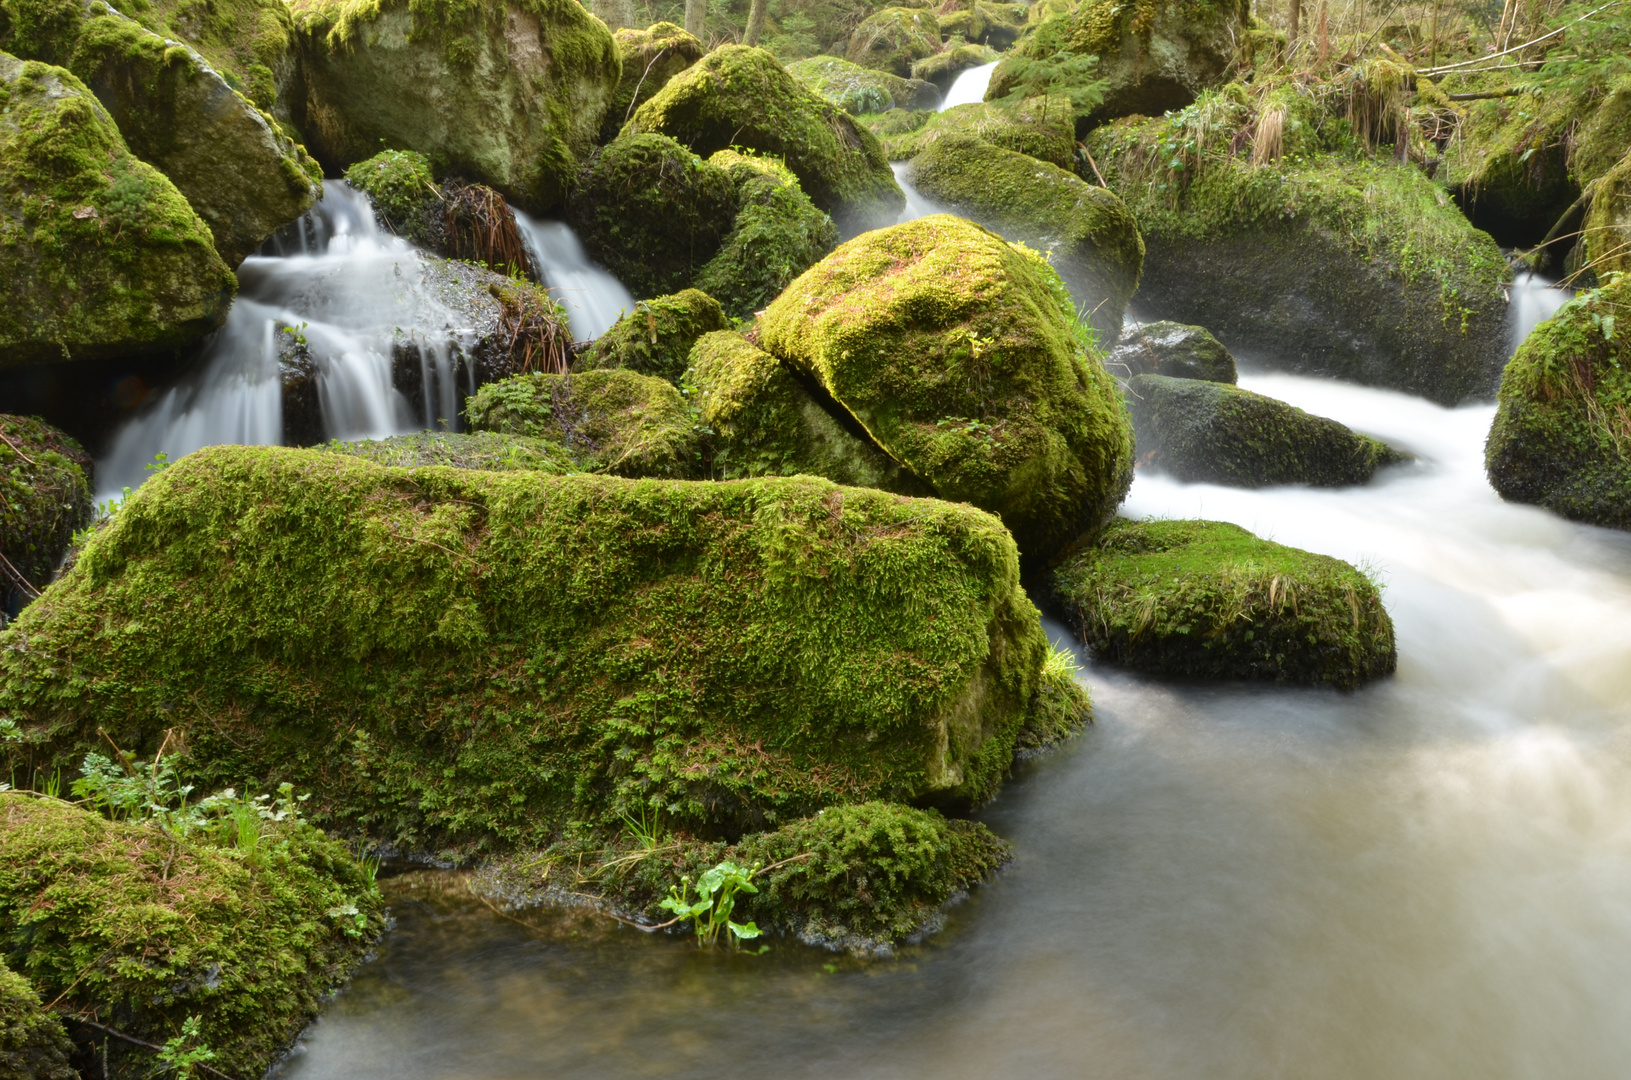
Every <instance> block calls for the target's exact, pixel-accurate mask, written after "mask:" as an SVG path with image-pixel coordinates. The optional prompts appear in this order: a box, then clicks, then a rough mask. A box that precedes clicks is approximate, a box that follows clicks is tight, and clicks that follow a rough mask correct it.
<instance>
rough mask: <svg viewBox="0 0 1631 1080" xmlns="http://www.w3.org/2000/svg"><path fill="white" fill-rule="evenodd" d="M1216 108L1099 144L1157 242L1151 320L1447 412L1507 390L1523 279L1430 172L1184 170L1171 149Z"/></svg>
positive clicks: (1146, 298) (1248, 167)
mask: <svg viewBox="0 0 1631 1080" xmlns="http://www.w3.org/2000/svg"><path fill="white" fill-rule="evenodd" d="M1206 107H1207V108H1209V109H1211V110H1212V112H1213V115H1214V117H1215V116H1216V114H1217V113H1219V112H1222V111H1225V110H1227V109H1231V108H1236V107H1237V106H1234V105H1231V104H1230V102H1229V101H1228V100H1227V99H1225V98H1223V97H1221V96H1220V97H1218V98H1213V99H1210V100H1209V102H1208V103H1206ZM1238 108H1239V110H1240V115H1241V116H1245V115H1246V114H1247V112H1248V111H1249V110H1248V108H1247V107H1246V106H1244V105H1240V106H1238ZM1202 109H1203V106H1202V104H1197V105H1196V106H1195V107H1194V110H1195V111H1194V115H1193V116H1191V115H1189V114H1174V115H1173V116H1170V117H1166V118H1163V119H1159V120H1147V121H1146V120H1128V121H1121V122H1118V123H1115V124H1111V125H1108V126H1107V127H1103V128H1100V129H1098V130H1097V131H1095V132H1094V133H1093V134H1092V135H1091V136H1090V137H1089V139H1088V147H1089V150H1090V151H1091V152H1092V154H1093V157H1094V159H1095V160H1096V161H1097V163H1098V166H1099V169H1100V171H1102V172H1103V173H1104V176H1105V179H1106V181H1107V182H1108V183H1109V185H1110V187H1111V189H1112V190H1114V191H1116V192H1117V193H1118V194H1120V195H1121V196H1122V198H1123V199H1124V200H1125V201H1126V202H1127V205H1128V207H1129V208H1130V209H1131V210H1132V211H1133V213H1134V214H1135V215H1136V216H1137V218H1138V224H1139V228H1140V230H1141V231H1142V232H1143V235H1144V245H1145V256H1144V273H1143V277H1142V278H1141V280H1140V283H1139V292H1138V305H1139V310H1140V311H1141V312H1143V313H1144V314H1145V315H1146V316H1154V317H1156V318H1161V319H1171V320H1174V321H1177V322H1183V323H1190V324H1195V325H1200V326H1205V327H1207V328H1208V329H1210V330H1211V331H1212V332H1213V333H1214V334H1216V335H1217V336H1218V338H1219V339H1220V340H1221V341H1223V342H1224V344H1226V345H1227V346H1228V347H1229V348H1230V349H1232V350H1234V351H1236V352H1248V351H1249V352H1250V353H1251V354H1252V355H1253V356H1254V357H1255V358H1258V359H1260V360H1262V361H1264V362H1267V363H1270V364H1273V365H1275V366H1277V367H1281V368H1284V369H1287V370H1291V371H1297V372H1306V373H1309V374H1316V375H1327V376H1332V377H1335V378H1340V379H1348V380H1351V381H1353V382H1359V383H1366V384H1370V385H1373V386H1386V387H1390V388H1392V389H1396V390H1403V391H1406V392H1407V393H1412V394H1419V395H1421V396H1423V397H1427V398H1429V399H1431V400H1433V401H1437V402H1441V403H1443V404H1454V403H1456V402H1460V401H1465V400H1468V399H1478V398H1487V397H1488V396H1489V395H1490V394H1491V393H1493V391H1494V388H1495V385H1496V383H1497V381H1498V378H1499V372H1500V369H1501V365H1502V363H1503V362H1504V361H1505V357H1506V354H1507V326H1506V296H1505V293H1504V285H1505V282H1506V280H1507V276H1508V273H1509V271H1508V269H1507V264H1506V260H1505V259H1504V258H1503V257H1502V256H1501V252H1500V249H1499V248H1497V247H1496V245H1495V241H1494V240H1493V239H1491V238H1490V236H1489V235H1488V234H1487V233H1484V232H1480V231H1479V230H1477V229H1475V228H1473V227H1472V225H1471V224H1469V223H1468V221H1467V219H1466V218H1465V217H1464V216H1463V215H1462V214H1461V212H1460V211H1459V210H1458V209H1457V208H1456V207H1455V205H1454V204H1453V203H1452V202H1451V201H1450V198H1449V196H1448V195H1446V194H1445V193H1444V192H1443V191H1442V190H1440V189H1439V188H1437V187H1435V186H1434V185H1433V183H1432V181H1430V180H1428V179H1427V178H1426V177H1425V176H1423V175H1422V174H1421V172H1420V171H1418V170H1417V169H1415V168H1412V167H1408V166H1402V165H1396V164H1390V163H1388V162H1385V161H1375V160H1370V159H1368V158H1361V157H1356V156H1344V155H1340V154H1335V153H1318V154H1313V155H1311V156H1306V157H1304V156H1297V157H1290V156H1288V157H1285V158H1282V159H1280V160H1279V161H1278V162H1277V163H1275V164H1274V165H1272V167H1264V166H1260V165H1252V164H1251V163H1250V162H1249V161H1245V160H1240V159H1235V158H1228V157H1225V156H1222V155H1221V153H1220V154H1218V155H1217V156H1214V155H1213V152H1212V151H1211V149H1210V148H1209V149H1207V150H1206V152H1205V156H1204V157H1202V159H1201V160H1200V161H1199V162H1198V163H1195V164H1193V165H1192V166H1190V167H1186V168H1185V169H1183V170H1180V171H1178V172H1177V173H1175V172H1174V171H1173V170H1171V169H1170V167H1169V166H1170V162H1171V160H1172V155H1171V154H1170V153H1168V152H1166V151H1165V150H1163V149H1162V147H1163V146H1164V145H1165V144H1166V143H1167V142H1168V141H1170V140H1171V139H1173V138H1174V137H1178V136H1182V137H1183V138H1186V139H1187V138H1189V137H1191V134H1190V132H1191V128H1190V126H1189V125H1190V123H1191V120H1192V119H1195V120H1196V121H1197V122H1198V117H1199V116H1200V113H1201V111H1202ZM1223 130H1224V131H1226V132H1227V131H1228V127H1227V125H1224V126H1223Z"/></svg>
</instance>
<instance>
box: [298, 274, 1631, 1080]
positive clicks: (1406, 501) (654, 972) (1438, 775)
mask: <svg viewBox="0 0 1631 1080" xmlns="http://www.w3.org/2000/svg"><path fill="white" fill-rule="evenodd" d="M1544 285H1545V283H1544V282H1540V281H1520V282H1518V283H1516V284H1515V285H1514V291H1515V296H1514V312H1515V314H1516V316H1517V317H1519V318H1522V319H1525V320H1530V319H1533V318H1535V317H1537V315H1538V314H1539V313H1541V312H1543V311H1544V310H1545V309H1546V307H1547V305H1549V304H1550V305H1552V306H1555V303H1554V302H1555V301H1560V299H1561V295H1562V294H1560V293H1558V292H1557V291H1556V290H1547V289H1545V288H1544ZM1516 329H1518V330H1524V331H1526V330H1527V325H1519V326H1518V327H1517V328H1516ZM1242 384H1243V385H1245V386H1247V387H1249V388H1251V389H1254V390H1257V391H1260V392H1263V393H1267V394H1271V395H1273V396H1275V397H1279V398H1282V399H1284V400H1287V401H1290V402H1293V403H1294V404H1297V405H1299V406H1302V407H1304V408H1306V409H1309V410H1310V411H1313V412H1316V413H1319V414H1322V415H1326V416H1331V417H1334V418H1336V419H1338V420H1341V421H1343V422H1344V423H1347V424H1349V425H1351V426H1353V427H1355V428H1357V429H1360V430H1363V431H1366V432H1370V433H1372V434H1375V435H1377V436H1379V437H1381V438H1384V439H1386V440H1388V441H1389V442H1392V443H1394V444H1395V445H1398V446H1401V447H1404V448H1406V449H1408V450H1410V451H1411V452H1412V453H1414V454H1415V455H1416V456H1417V459H1418V460H1417V461H1416V462H1415V463H1413V464H1409V465H1405V466H1399V467H1395V468H1393V469H1390V470H1388V471H1386V472H1385V473H1384V474H1383V475H1382V476H1380V477H1379V478H1378V479H1377V480H1376V482H1374V483H1372V484H1371V485H1369V486H1366V487H1361V488H1350V489H1344V490H1314V489H1306V488H1274V489H1267V490H1259V491H1245V490H1238V489H1231V488H1222V487H1212V486H1205V485H1185V484H1179V483H1176V482H1174V481H1172V480H1170V479H1167V478H1164V477H1161V476H1157V475H1148V474H1142V473H1141V474H1140V475H1139V477H1138V479H1137V480H1136V481H1135V483H1134V485H1133V489H1132V493H1131V496H1130V497H1129V499H1128V501H1127V505H1126V511H1125V512H1126V513H1128V514H1129V515H1133V516H1145V515H1164V516H1173V517H1187V516H1205V517H1209V518H1216V519H1224V520H1229V521H1234V522H1238V523H1239V524H1241V525H1243V526H1245V527H1247V528H1250V529H1253V530H1255V531H1257V532H1258V533H1260V534H1262V535H1265V536H1268V537H1271V538H1273V539H1276V540H1279V541H1281V542H1285V543H1290V544H1294V545H1297V546H1300V547H1305V548H1309V549H1312V550H1315V551H1320V552H1325V553H1327V554H1331V555H1335V556H1338V557H1340V558H1344V559H1348V560H1350V561H1354V562H1356V563H1359V564H1361V565H1364V566H1367V567H1369V568H1370V569H1371V570H1372V571H1373V572H1374V573H1375V574H1376V575H1378V577H1379V578H1380V579H1381V580H1382V581H1383V582H1385V585H1386V592H1385V599H1386V602H1387V606H1388V609H1389V610H1390V611H1391V613H1392V615H1393V618H1394V621H1395V624H1396V627H1397V632H1398V643H1399V671H1398V674H1397V675H1396V676H1395V677H1393V678H1391V679H1388V680H1385V681H1383V682H1381V683H1379V684H1377V685H1374V686H1371V687H1369V688H1367V689H1364V690H1361V691H1358V692H1356V693H1346V694H1345V693H1338V692H1335V691H1327V690H1311V689H1290V688H1279V687H1272V686H1259V685H1245V684H1221V685H1220V684H1184V683H1172V682H1160V681H1155V680H1151V679H1146V678H1143V677H1140V676H1137V675H1132V674H1127V673H1125V672H1120V671H1117V670H1114V669H1111V668H1107V667H1102V666H1099V665H1096V664H1094V663H1092V662H1091V661H1085V660H1084V671H1083V677H1084V678H1085V679H1086V680H1087V682H1088V683H1089V684H1090V685H1091V686H1092V689H1093V691H1094V695H1095V699H1096V702H1097V723H1096V724H1095V726H1094V727H1093V728H1092V729H1090V730H1089V731H1088V732H1086V733H1085V734H1084V735H1083V736H1082V737H1081V738H1079V739H1077V740H1075V741H1073V742H1072V743H1071V744H1070V745H1068V746H1067V747H1065V748H1064V749H1063V750H1061V751H1059V752H1057V753H1056V754H1054V755H1053V756H1051V757H1048V758H1045V759H1042V760H1040V761H1038V762H1034V763H1032V764H1030V765H1028V766H1026V767H1023V768H1022V769H1020V770H1019V773H1018V775H1017V776H1016V777H1015V779H1014V780H1013V781H1012V782H1010V784H1009V785H1008V786H1007V787H1006V788H1005V790H1004V791H1003V793H1002V794H1001V795H1000V796H999V798H998V799H997V800H996V801H995V802H994V803H992V804H991V805H990V806H989V807H987V808H986V809H985V810H984V811H983V812H982V813H981V815H980V817H981V818H982V819H983V820H985V821H986V822H987V823H989V824H990V825H991V826H992V828H994V829H995V830H997V831H998V832H999V833H1001V834H1002V835H1003V836H1006V837H1008V838H1010V839H1011V840H1012V841H1013V842H1014V845H1015V847H1016V849H1017V858H1016V859H1015V861H1014V863H1013V864H1012V865H1011V866H1010V867H1009V868H1008V869H1007V870H1006V871H1005V872H1003V873H1002V874H1001V875H1000V877H999V878H998V879H997V881H996V882H995V883H994V884H992V885H990V886H988V887H985V888H983V889H980V890H977V891H976V893H975V894H974V895H973V896H972V897H971V898H970V900H969V902H967V903H966V904H964V905H962V906H961V907H959V908H957V909H955V910H954V912H953V914H952V917H951V920H950V924H949V926H948V928H947V929H946V930H945V931H944V932H943V933H941V934H940V935H938V936H937V937H934V938H932V939H931V940H930V941H929V943H927V944H926V945H923V946H918V947H912V948H908V949H904V950H902V951H901V952H900V953H898V954H897V955H896V956H895V957H894V958H892V959H889V960H884V961H868V962H861V961H854V960H849V959H842V958H837V957H834V956H832V955H831V954H827V953H823V952H818V951H816V950H813V949H809V948H806V947H803V946H801V945H798V944H797V943H795V942H792V941H789V940H785V939H777V940H774V941H773V942H772V945H773V948H772V950H771V951H770V952H769V953H768V954H765V955H762V956H756V955H738V956H730V955H723V954H720V955H713V954H705V953H702V952H700V951H698V950H697V949H695V948H694V947H693V946H691V945H690V944H689V943H688V942H687V941H684V940H681V939H678V938H665V937H662V936H658V937H655V938H652V937H647V936H645V935H643V934H640V933H638V932H635V931H632V930H629V929H626V928H623V927H620V926H618V925H617V924H615V923H612V922H610V921H609V920H604V919H598V918H596V917H594V916H593V915H590V914H587V913H581V912H580V913H572V912H564V913H563V912H547V911H546V912H524V913H519V914H518V915H517V916H516V917H514V918H510V917H505V916H501V915H499V914H497V913H496V912H494V911H492V910H490V909H488V908H486V907H483V906H481V905H479V904H477V903H476V902H474V901H472V900H471V899H470V898H469V897H468V896H467V895H465V893H464V891H463V887H462V883H461V880H460V879H459V878H458V876H457V875H452V874H444V873H438V872H423V873H416V874H409V875H405V876H403V877H401V878H398V879H396V880H395V881H394V882H392V883H390V888H391V889H392V892H393V897H392V902H393V906H394V910H395V911H396V914H397V918H398V926H397V929H396V931H395V932H394V934H393V935H392V936H391V937H390V938H389V939H388V940H387V941H386V942H385V943H384V945H383V947H382V949H381V954H380V956H379V958H378V959H377V960H375V961H374V962H373V963H371V964H369V965H368V966H366V967H365V968H363V970H362V971H361V973H360V974H359V975H358V977H357V979H356V980H355V982H354V983H353V985H352V986H351V987H350V988H349V989H348V990H346V991H345V992H344V993H343V994H342V995H341V996H340V997H339V998H338V999H337V1000H336V1001H334V1002H333V1003H332V1004H331V1005H330V1006H329V1007H328V1009H327V1010H326V1011H325V1014H324V1015H323V1017H322V1018H321V1019H320V1020H319V1021H318V1023H317V1024H316V1025H314V1027H313V1028H312V1029H310V1030H309V1031H308V1033H307V1035H306V1037H305V1040H304V1044H303V1046H302V1047H301V1049H300V1051H299V1052H297V1054H296V1056H295V1057H293V1058H292V1059H291V1060H290V1062H289V1063H288V1064H287V1065H286V1066H285V1067H284V1069H283V1072H282V1075H283V1076H285V1077H289V1078H299V1080H320V1078H322V1080H326V1078H331V1077H332V1078H340V1077H346V1078H356V1080H366V1078H371V1077H379V1078H386V1077H388V1078H390V1080H421V1078H422V1080H432V1078H451V1077H476V1076H481V1077H489V1078H499V1080H506V1078H512V1077H513V1078H517V1080H519V1078H523V1077H529V1078H530V1077H538V1076H549V1077H552V1078H567V1077H586V1078H587V1077H596V1078H598V1077H605V1076H653V1077H699V1078H700V1077H709V1078H712V1077H718V1076H722V1075H725V1076H748V1075H765V1076H782V1077H805V1076H808V1077H835V1076H841V1077H846V1078H849V1077H865V1078H872V1077H877V1078H919V1077H921V1078H934V1080H948V1078H949V1080H956V1078H963V1077H966V1078H969V1080H975V1078H979V1080H985V1078H988V1077H992V1076H1008V1075H1016V1076H1038V1077H1081V1076H1106V1077H1118V1078H1152V1080H1155V1078H1160V1080H1189V1078H1194V1080H1203V1078H1204V1080H1228V1078H1241V1080H1248V1078H1249V1080H1257V1078H1261V1077H1287V1078H1303V1077H1321V1078H1324V1080H1350V1078H1351V1080H1361V1078H1362V1080H1415V1078H1420V1080H1443V1078H1446V1077H1458V1076H1477V1077H1479V1078H1481V1080H1506V1078H1512V1080H1518V1078H1537V1080H1538V1078H1568V1080H1586V1078H1597V1077H1602V1078H1610V1077H1621V1076H1623V1075H1624V1073H1625V1068H1626V1066H1625V1063H1626V1062H1627V1061H1628V1060H1631V979H1627V978H1626V975H1625V973H1626V971H1627V970H1631V535H1627V534H1625V533H1618V532H1611V531H1607V530H1600V529H1594V528H1590V527H1587V526H1582V525H1575V524H1571V523H1568V522H1564V521H1562V520H1560V519H1558V518H1556V517H1554V516H1552V515H1551V514H1548V513H1546V512H1544V511H1541V510H1537V509H1534V508H1532V507H1522V506H1516V505H1510V504H1507V503H1503V502H1502V501H1501V500H1500V499H1499V498H1498V497H1497V496H1496V495H1495V493H1494V492H1493V491H1492V490H1491V489H1490V487H1489V485H1488V483H1487V482H1486V481H1485V479H1484V474H1483V464H1482V451H1483V440H1484V436H1485V433H1486V432H1487V431H1488V428H1489V423H1490V419H1491V416H1492V413H1493V406H1489V405H1476V406H1469V407H1464V408H1458V409H1445V408H1441V407H1439V406H1437V405H1433V404H1429V403H1427V402H1425V401H1423V400H1420V399H1417V398H1411V397H1407V396H1404V395H1401V394H1397V393H1392V392H1388V391H1383V390H1376V389H1369V388H1360V387H1355V386H1349V385H1343V384H1338V383H1334V382H1329V381H1323V380H1318V379H1310V378H1303V377H1296V376H1289V375H1280V374H1272V373H1265V372H1252V371H1250V370H1249V369H1248V370H1247V372H1246V373H1245V374H1244V375H1243V376H1242ZM1049 626H1050V630H1051V632H1052V633H1053V634H1054V636H1055V637H1056V639H1059V640H1065V639H1066V635H1065V633H1064V630H1063V628H1062V627H1060V626H1058V625H1056V624H1052V623H1050V624H1049Z"/></svg>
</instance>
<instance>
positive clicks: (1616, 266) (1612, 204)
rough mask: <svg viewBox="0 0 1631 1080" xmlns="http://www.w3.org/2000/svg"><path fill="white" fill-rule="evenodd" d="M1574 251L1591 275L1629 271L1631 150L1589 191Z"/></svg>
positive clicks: (1630, 251)
mask: <svg viewBox="0 0 1631 1080" xmlns="http://www.w3.org/2000/svg"><path fill="white" fill-rule="evenodd" d="M1580 232H1581V239H1580V241H1579V246H1578V248H1577V250H1579V251H1580V253H1581V254H1583V255H1584V260H1583V261H1584V262H1585V263H1586V264H1587V265H1588V266H1589V268H1590V270H1591V272H1592V274H1593V275H1595V276H1596V277H1597V278H1599V279H1606V277H1607V275H1609V274H1611V273H1616V272H1618V273H1622V274H1623V273H1625V272H1627V271H1631V150H1628V151H1627V153H1626V156H1625V157H1624V158H1622V159H1621V160H1620V163H1619V164H1618V165H1616V166H1614V167H1613V168H1612V169H1610V170H1608V172H1606V173H1604V174H1603V175H1602V176H1600V177H1599V178H1598V179H1597V183H1596V184H1595V186H1593V188H1592V199H1591V207H1590V208H1589V209H1588V210H1587V212H1586V217H1585V221H1584V223H1583V224H1582V225H1581V227H1580Z"/></svg>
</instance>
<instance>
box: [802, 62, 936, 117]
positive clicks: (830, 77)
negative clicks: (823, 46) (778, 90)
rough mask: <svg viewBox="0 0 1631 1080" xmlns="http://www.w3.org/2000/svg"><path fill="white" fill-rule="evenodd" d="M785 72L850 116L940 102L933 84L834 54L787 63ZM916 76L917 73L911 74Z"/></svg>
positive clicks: (929, 105) (926, 106)
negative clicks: (842, 58)
mask: <svg viewBox="0 0 1631 1080" xmlns="http://www.w3.org/2000/svg"><path fill="white" fill-rule="evenodd" d="M787 71H788V74H790V75H792V76H793V77H794V78H795V79H797V80H798V81H799V82H801V83H803V84H804V85H805V86H808V87H809V88H810V89H811V90H814V91H815V92H816V93H818V94H820V95H821V96H822V97H823V98H825V99H826V100H828V101H830V102H832V103H833V104H834V105H836V106H838V107H839V108H840V109H843V110H844V111H845V112H847V113H849V114H851V115H852V116H860V115H862V114H863V113H878V112H886V111H888V110H890V109H894V108H902V109H931V108H933V107H934V106H935V104H937V103H938V101H939V94H937V93H936V92H935V89H934V87H932V86H925V85H924V84H923V83H922V82H913V81H912V80H911V79H904V78H901V77H900V76H899V75H894V74H891V73H889V72H887V71H879V70H877V69H875V68H865V67H861V66H860V65H859V64H852V63H850V62H849V61H848V60H840V59H839V58H838V57H836V56H812V57H810V58H809V59H808V60H800V61H799V62H798V63H796V64H789V65H787ZM913 78H916V76H913Z"/></svg>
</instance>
